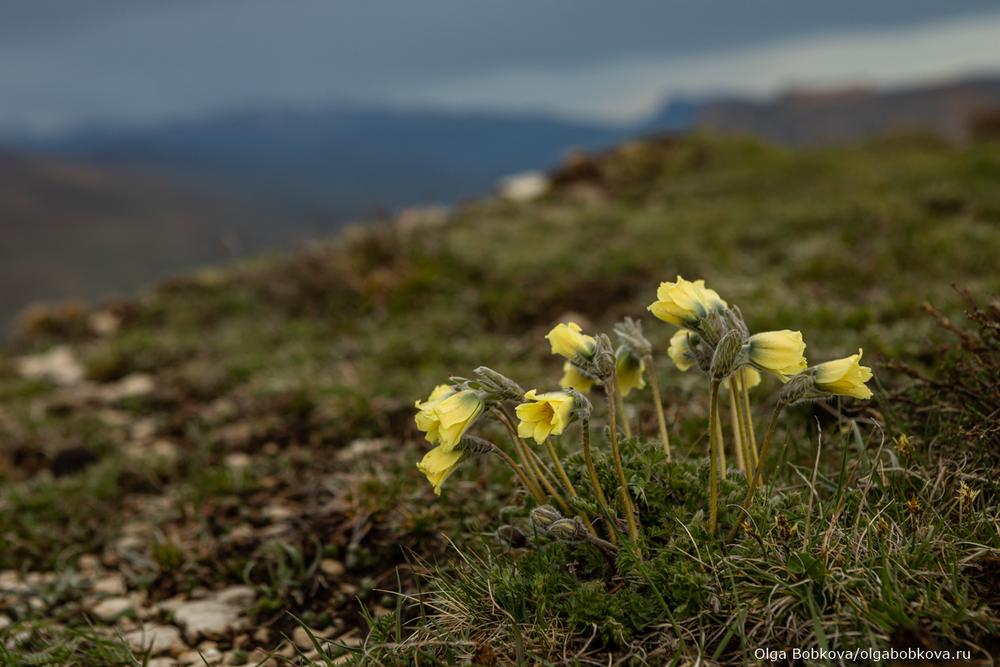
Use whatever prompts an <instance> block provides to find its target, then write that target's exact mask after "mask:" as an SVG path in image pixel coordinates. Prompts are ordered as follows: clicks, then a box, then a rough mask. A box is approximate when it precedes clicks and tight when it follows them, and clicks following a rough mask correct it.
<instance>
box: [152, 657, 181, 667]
mask: <svg viewBox="0 0 1000 667" xmlns="http://www.w3.org/2000/svg"><path fill="white" fill-rule="evenodd" d="M176 664H177V661H176V660H174V659H173V658H150V660H149V662H147V663H146V667H174V665H176Z"/></svg>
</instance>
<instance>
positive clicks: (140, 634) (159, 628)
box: [125, 625, 181, 655]
mask: <svg viewBox="0 0 1000 667" xmlns="http://www.w3.org/2000/svg"><path fill="white" fill-rule="evenodd" d="M180 638H181V631H180V630H178V629H177V628H175V627H174V626H172V625H147V626H146V627H143V628H139V629H138V630H133V631H132V632H129V633H128V634H126V635H125V641H127V642H128V644H129V646H131V647H132V648H133V649H134V650H136V651H145V650H147V649H149V653H150V655H159V654H160V653H166V652H167V651H169V650H170V647H171V646H173V645H174V643H175V642H177V641H178V640H180Z"/></svg>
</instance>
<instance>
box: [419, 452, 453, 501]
mask: <svg viewBox="0 0 1000 667" xmlns="http://www.w3.org/2000/svg"><path fill="white" fill-rule="evenodd" d="M461 460H462V451H461V450H460V449H454V448H447V447H444V446H443V445H441V446H438V447H435V448H434V449H432V450H430V451H429V452H427V453H426V454H424V458H422V459H421V460H420V462H419V463H417V470H419V471H420V472H422V473H424V474H425V475H427V481H428V482H430V483H431V486H433V487H434V494H435V495H438V496H440V495H441V485H442V484H444V480H446V479H447V478H448V475H450V474H451V473H453V472H455V468H457V467H458V464H459V462H460V461H461Z"/></svg>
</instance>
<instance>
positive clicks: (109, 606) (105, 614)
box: [91, 598, 132, 623]
mask: <svg viewBox="0 0 1000 667" xmlns="http://www.w3.org/2000/svg"><path fill="white" fill-rule="evenodd" d="M91 611H92V612H93V614H94V616H96V617H97V618H99V619H100V620H102V621H104V622H105V623H112V622H114V621H115V620H116V619H117V618H118V617H119V616H121V615H122V614H124V613H125V612H128V611H132V601H131V600H129V599H128V598H108V599H107V600H101V601H100V602H98V603H97V604H96V605H95V606H94V608H93V609H91Z"/></svg>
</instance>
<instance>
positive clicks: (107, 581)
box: [92, 573, 127, 595]
mask: <svg viewBox="0 0 1000 667" xmlns="http://www.w3.org/2000/svg"><path fill="white" fill-rule="evenodd" d="M92 589H93V591H94V592H95V593H104V594H105V595H124V594H125V591H126V590H127V589H126V586H125V577H123V576H122V575H120V574H118V573H114V574H108V575H105V576H103V577H101V578H100V579H97V580H96V581H94V585H93V587H92Z"/></svg>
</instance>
